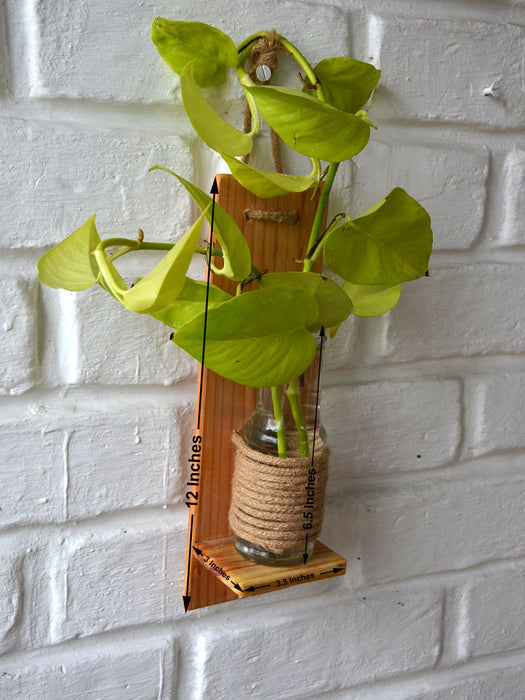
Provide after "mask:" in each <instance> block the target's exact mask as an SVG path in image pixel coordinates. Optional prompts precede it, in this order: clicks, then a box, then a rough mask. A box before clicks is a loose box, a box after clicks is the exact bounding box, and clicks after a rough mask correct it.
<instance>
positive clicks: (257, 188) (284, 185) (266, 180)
mask: <svg viewBox="0 0 525 700" xmlns="http://www.w3.org/2000/svg"><path fill="white" fill-rule="evenodd" d="M221 156H222V157H223V158H224V160H225V161H226V163H227V165H228V167H229V168H230V170H231V172H232V175H233V177H234V178H235V179H236V180H237V181H238V182H240V183H241V185H242V186H243V187H245V188H246V189H247V190H249V191H250V192H252V193H253V194H254V195H256V196H257V197H262V198H263V199H270V198H271V197H280V196H282V195H284V194H289V193H290V192H304V191H305V190H308V189H310V188H311V187H313V186H314V185H315V183H316V172H317V166H316V163H315V162H314V163H313V165H314V169H313V170H312V172H311V173H310V174H309V175H286V174H283V173H275V172H272V171H270V170H257V169H256V168H252V167H251V166H249V165H247V164H245V163H243V162H242V161H240V160H237V159H236V158H233V157H232V156H229V155H227V154H226V153H221Z"/></svg>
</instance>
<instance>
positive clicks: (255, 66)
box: [242, 29, 289, 173]
mask: <svg viewBox="0 0 525 700" xmlns="http://www.w3.org/2000/svg"><path fill="white" fill-rule="evenodd" d="M278 53H289V52H288V51H287V50H286V49H285V48H284V46H283V45H282V44H281V42H280V41H279V39H277V38H276V30H275V29H272V31H271V32H266V34H265V35H264V36H262V37H260V38H259V39H258V40H257V42H256V43H255V44H254V46H253V48H252V50H251V53H250V63H251V67H250V70H249V71H248V75H249V76H250V78H251V79H252V80H253V81H254V82H255V81H256V80H257V81H258V82H260V83H268V82H269V81H270V78H271V75H272V73H273V72H274V71H275V70H277V67H278V65H279V62H278V60H277V54H278ZM265 68H266V69H268V70H265ZM251 128H252V115H251V112H250V108H249V107H248V103H246V106H245V109H244V131H245V133H248V132H249V131H250V130H251ZM270 137H271V142H272V155H273V162H274V165H275V172H277V173H282V172H283V164H282V160H281V144H280V142H279V137H278V136H277V134H276V133H275V131H274V130H273V129H270ZM242 160H243V163H248V160H249V155H245V156H243V158H242Z"/></svg>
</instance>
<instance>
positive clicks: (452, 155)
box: [346, 132, 489, 250]
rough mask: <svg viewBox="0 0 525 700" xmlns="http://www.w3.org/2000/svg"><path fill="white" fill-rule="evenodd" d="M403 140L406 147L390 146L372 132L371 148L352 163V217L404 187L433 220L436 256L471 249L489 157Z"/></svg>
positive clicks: (459, 148)
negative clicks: (438, 253) (445, 252)
mask: <svg viewBox="0 0 525 700" xmlns="http://www.w3.org/2000/svg"><path fill="white" fill-rule="evenodd" d="M404 136H405V139H406V140H403V141H402V142H399V141H397V139H396V140H390V141H387V140H386V139H385V140H381V139H382V137H381V135H380V136H379V137H377V136H376V135H375V132H373V133H372V136H371V140H370V143H369V145H368V146H367V148H366V149H365V150H364V151H362V152H361V153H360V154H359V155H358V156H356V158H354V160H353V162H354V164H355V166H356V170H355V173H354V178H353V184H352V188H351V190H350V196H351V202H352V209H351V212H352V216H357V215H360V214H363V213H364V212H365V211H367V210H368V209H369V208H370V207H371V206H373V205H374V204H376V202H378V201H380V200H381V199H382V198H383V197H384V196H385V195H387V194H388V193H389V192H390V191H391V190H392V189H393V188H394V187H403V189H405V190H406V191H407V192H408V193H409V194H410V195H411V196H412V197H414V198H415V199H417V201H418V202H420V203H421V204H422V205H423V206H424V207H425V209H426V210H427V211H428V213H429V214H430V217H431V220H432V229H433V232H434V250H442V249H460V248H468V247H469V246H470V245H471V244H472V243H473V242H474V241H475V240H476V238H477V236H478V235H479V233H480V231H481V227H482V225H483V221H484V211H485V200H486V196H487V190H486V180H487V174H488V167H489V158H488V152H487V151H486V150H482V149H475V148H472V147H468V146H457V145H456V146H454V147H452V146H448V147H447V146H446V145H445V146H441V145H438V144H430V145H429V144H424V143H420V142H414V141H413V140H412V139H411V138H410V132H408V133H406V134H404ZM407 136H408V138H407ZM383 138H384V137H383ZM346 210H348V205H346Z"/></svg>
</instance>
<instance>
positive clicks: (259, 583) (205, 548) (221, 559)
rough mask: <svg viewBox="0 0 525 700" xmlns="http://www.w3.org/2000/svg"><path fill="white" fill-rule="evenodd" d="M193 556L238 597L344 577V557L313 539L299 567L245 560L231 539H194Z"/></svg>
mask: <svg viewBox="0 0 525 700" xmlns="http://www.w3.org/2000/svg"><path fill="white" fill-rule="evenodd" d="M195 548H196V550H197V551H195V549H194V551H193V556H194V558H195V559H196V561H197V562H199V563H200V564H201V565H203V566H204V567H206V569H207V570H208V571H209V572H210V573H211V574H212V575H213V576H215V578H216V580H217V581H218V582H219V583H220V584H221V585H222V586H223V587H226V588H227V589H229V590H230V592H231V593H233V595H235V596H237V597H238V598H246V597H247V596H252V595H260V594H261V593H270V592H271V591H278V590H284V589H285V588H289V587H290V586H298V585H300V584H303V583H311V582H313V581H324V579H327V578H333V577H334V576H344V575H345V573H346V559H343V557H341V556H340V555H339V554H336V553H335V552H333V551H332V550H331V549H329V548H328V547H326V546H325V545H324V544H321V542H316V543H315V547H314V551H313V554H312V555H311V556H310V558H309V559H308V563H307V564H304V565H300V566H293V567H286V566H263V565H261V564H255V563H254V562H251V561H248V560H247V559H245V558H244V557H243V556H241V555H240V554H239V552H238V551H237V550H236V549H235V547H234V546H233V538H232V537H226V538H222V539H218V540H211V541H209V542H197V543H196V545H195Z"/></svg>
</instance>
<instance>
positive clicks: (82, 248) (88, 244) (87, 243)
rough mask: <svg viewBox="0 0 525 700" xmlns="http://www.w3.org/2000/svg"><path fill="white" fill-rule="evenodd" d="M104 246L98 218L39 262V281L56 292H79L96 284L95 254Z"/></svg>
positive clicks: (62, 242) (50, 251)
mask: <svg viewBox="0 0 525 700" xmlns="http://www.w3.org/2000/svg"><path fill="white" fill-rule="evenodd" d="M99 243H100V236H99V235H98V233H97V229H96V226H95V215H94V214H93V216H90V217H89V219H88V220H87V221H86V222H85V223H83V224H82V226H81V227H80V228H79V229H77V230H76V231H74V232H73V233H71V234H70V235H69V236H67V238H65V239H64V240H63V241H61V242H60V243H58V244H57V245H56V246H55V247H54V248H52V249H51V250H49V251H48V252H47V253H44V255H43V256H42V257H41V258H40V260H39V261H38V265H37V268H38V279H39V280H40V282H41V283H42V284H45V285H46V286H47V287H52V288H53V289H68V290H69V291H71V292H78V291H80V290H81V289H87V288H88V287H91V286H92V285H93V284H95V283H96V281H97V277H98V273H99V270H98V266H97V263H96V261H95V258H94V257H93V256H92V255H91V252H92V251H93V250H95V248H96V247H97V245H98V244H99Z"/></svg>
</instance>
